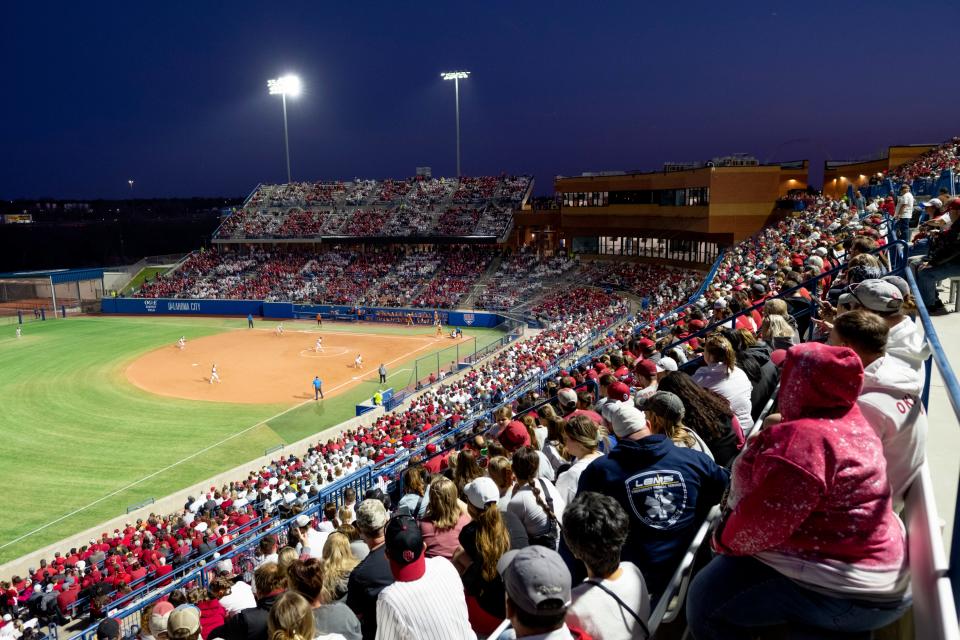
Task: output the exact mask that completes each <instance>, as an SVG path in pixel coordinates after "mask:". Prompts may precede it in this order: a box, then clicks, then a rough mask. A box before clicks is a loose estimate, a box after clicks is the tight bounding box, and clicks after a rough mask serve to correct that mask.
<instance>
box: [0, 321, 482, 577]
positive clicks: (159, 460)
mask: <svg viewBox="0 0 960 640" xmlns="http://www.w3.org/2000/svg"><path fill="white" fill-rule="evenodd" d="M271 324H272V323H270V322H269V321H267V322H258V328H259V327H263V326H264V325H267V326H270V325H271ZM287 326H288V328H294V329H309V328H311V324H310V323H293V324H288V325H287ZM245 327H246V321H245V320H244V319H232V318H231V319H222V318H196V319H194V318H182V317H180V318H178V317H165V318H164V317H144V318H140V317H134V318H117V317H97V318H92V317H91V318H72V319H68V320H67V321H66V322H64V321H48V322H37V323H30V324H28V325H25V327H24V337H23V338H21V339H20V340H17V339H16V338H14V337H13V328H12V327H9V328H8V329H7V330H6V331H5V332H4V333H2V334H0V407H3V410H2V411H0V441H2V442H3V443H4V445H3V446H2V447H0V486H3V487H7V488H10V487H15V488H19V490H16V489H14V490H5V491H2V492H0V513H2V514H3V515H4V517H3V518H0V545H3V544H7V543H8V542H9V541H11V540H13V539H15V538H17V537H19V536H21V535H23V534H24V533H27V532H29V531H33V530H34V529H36V528H37V527H41V526H43V525H44V524H47V523H49V522H51V521H52V520H55V519H57V518H59V517H62V516H64V515H65V514H68V513H70V512H71V511H73V510H75V509H77V508H79V507H83V506H85V505H88V504H90V503H91V502H93V501H95V500H98V499H99V498H101V497H103V496H105V495H107V494H110V493H111V492H114V491H117V490H118V489H120V488H123V487H126V486H127V485H129V484H130V483H132V482H135V481H137V480H139V479H142V478H143V477H144V476H147V475H149V474H151V473H154V472H156V471H157V470H160V469H164V468H165V467H168V466H170V465H172V464H174V463H177V462H178V461H182V460H184V458H186V457H188V456H190V455H192V454H194V453H196V452H197V451H199V450H201V449H203V448H204V447H207V446H210V445H212V444H215V443H218V442H220V441H222V440H224V439H225V438H229V437H230V436H231V435H233V434H235V433H237V432H239V431H242V430H244V429H247V428H249V427H251V426H253V425H256V424H257V423H260V422H262V421H264V420H266V419H267V418H270V417H271V416H276V415H277V414H278V413H280V412H282V411H284V410H286V409H288V408H289V407H288V406H286V405H233V404H220V403H211V402H197V401H188V400H178V399H171V398H163V397H160V396H156V395H153V394H149V393H147V392H145V391H142V390H140V389H138V388H136V387H134V386H133V385H131V384H129V383H128V382H127V381H126V379H125V377H124V375H123V369H124V367H125V366H126V364H127V363H129V362H130V361H132V360H133V359H135V358H136V357H138V356H139V355H141V354H142V353H144V352H146V351H150V350H152V349H155V348H157V347H160V346H163V345H167V344H169V345H172V344H173V342H174V341H175V340H176V338H178V337H179V336H180V335H183V334H185V335H186V336H187V339H188V340H190V339H195V338H198V337H201V336H204V335H211V334H214V333H219V332H222V331H224V330H231V329H245ZM349 328H353V327H352V326H351V327H349ZM332 329H334V327H332V326H325V327H324V331H330V330H332ZM336 329H338V330H343V325H340V326H338V327H336ZM353 329H354V331H357V332H367V333H371V332H377V333H392V334H396V335H410V334H418V333H419V334H422V333H423V332H424V330H425V328H424V327H415V328H414V329H413V330H410V329H404V328H402V327H380V326H371V325H363V326H356V328H353ZM471 333H472V334H476V335H478V348H482V347H483V346H485V345H486V344H489V343H490V342H492V341H494V340H496V339H497V338H499V337H500V335H501V334H500V333H499V332H494V331H492V330H471ZM437 346H438V348H440V347H442V346H443V343H442V342H438V345H437ZM412 360H413V358H411V359H410V362H407V363H396V364H395V365H393V366H391V373H390V379H389V380H388V384H389V385H394V386H402V385H403V384H406V382H407V381H408V380H409V377H410V372H408V371H407V372H404V371H400V369H402V368H403V367H404V366H407V365H410V364H412ZM373 366H375V364H374V365H373ZM367 375H368V378H367V379H366V380H364V381H362V382H361V383H359V384H358V385H357V386H356V387H354V388H351V389H350V390H348V391H347V392H344V393H341V394H340V395H338V396H337V397H336V398H334V399H333V400H328V401H326V402H323V403H308V404H306V405H304V406H302V407H299V408H297V409H294V410H292V411H289V412H287V413H285V414H283V415H281V416H279V417H277V418H275V419H272V420H269V422H268V423H266V424H261V425H259V426H257V427H256V428H255V429H252V430H251V431H249V432H247V433H244V434H243V435H241V436H239V437H235V438H233V439H231V440H229V441H228V442H227V443H226V444H223V445H221V446H217V447H215V448H214V449H211V450H210V451H207V452H205V453H203V454H202V455H201V456H198V457H196V458H193V459H191V460H188V461H186V462H183V463H182V464H179V465H177V466H175V467H174V468H172V469H170V470H169V471H165V472H163V473H160V474H159V475H156V476H155V477H153V478H150V479H149V480H147V481H145V482H143V483H142V484H138V485H136V486H134V487H131V488H129V489H126V490H124V491H122V492H120V493H118V494H117V495H115V496H113V497H110V498H108V499H106V500H103V501H102V502H99V503H98V504H96V505H94V506H92V507H91V508H89V509H86V510H84V511H82V512H80V513H77V514H76V515H73V516H71V517H69V518H68V519H66V520H63V521H62V522H59V523H57V524H56V525H54V526H51V527H49V528H47V529H45V530H43V531H41V532H38V533H36V534H34V535H31V536H30V537H28V538H26V539H24V540H22V541H20V542H17V543H14V544H11V545H9V546H7V547H5V548H3V549H0V562H6V561H8V560H11V559H13V558H16V557H18V556H20V555H22V554H23V553H26V552H29V551H31V550H33V549H36V548H38V547H42V546H44V545H46V544H50V543H51V542H55V541H56V540H59V539H61V538H63V537H65V536H67V535H70V534H72V533H75V532H77V531H81V530H83V529H86V528H88V527H91V526H95V525H96V524H97V523H99V522H103V521H105V520H107V519H109V518H112V517H115V516H116V515H121V514H123V513H124V511H125V509H126V507H127V506H128V505H130V504H136V503H138V502H141V501H143V500H145V499H147V498H151V497H157V498H159V497H162V496H164V495H167V494H169V493H172V492H174V491H176V490H178V489H181V488H183V487H185V486H188V485H190V484H194V483H196V482H199V481H201V480H203V479H204V478H207V477H209V476H212V475H215V474H216V473H219V472H221V471H224V470H226V469H228V468H231V467H233V466H236V465H239V464H242V463H243V462H245V461H247V460H251V459H253V458H256V457H259V456H261V455H262V454H263V451H264V449H266V448H269V447H272V446H274V445H276V444H279V443H281V442H286V443H289V442H293V441H295V440H299V439H301V438H304V437H307V436H309V435H311V434H313V433H316V432H318V431H321V430H323V429H325V428H328V427H330V426H332V425H335V424H339V423H340V422H343V421H344V420H347V419H349V418H351V417H353V415H354V408H353V407H354V405H355V404H357V403H358V402H360V401H362V400H365V399H367V398H369V397H370V396H371V395H372V394H373V392H374V391H375V390H376V388H377V387H378V384H377V376H376V372H375V370H372V371H370V372H367Z"/></svg>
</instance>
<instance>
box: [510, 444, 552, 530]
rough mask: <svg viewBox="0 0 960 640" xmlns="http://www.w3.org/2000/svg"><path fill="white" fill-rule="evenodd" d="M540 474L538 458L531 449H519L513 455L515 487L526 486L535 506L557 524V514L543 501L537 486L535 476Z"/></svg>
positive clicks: (534, 450) (535, 451)
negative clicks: (531, 493)
mask: <svg viewBox="0 0 960 640" xmlns="http://www.w3.org/2000/svg"><path fill="white" fill-rule="evenodd" d="M539 472H540V456H539V454H537V450H536V449H534V448H533V447H520V448H519V449H517V450H516V451H515V452H514V454H513V473H514V475H516V476H517V486H518V487H522V486H523V485H527V486H529V487H530V490H531V491H533V497H534V499H536V501H537V506H539V507H540V508H541V509H543V512H544V513H545V514H547V518H549V519H550V521H551V522H559V519H558V518H557V514H555V513H554V512H553V509H551V508H550V507H549V506H548V505H547V503H546V502H545V501H544V499H543V496H542V495H541V492H540V487H539V486H538V485H537V474H538V473H539Z"/></svg>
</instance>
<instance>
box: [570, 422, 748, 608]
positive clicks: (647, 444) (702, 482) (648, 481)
mask: <svg viewBox="0 0 960 640" xmlns="http://www.w3.org/2000/svg"><path fill="white" fill-rule="evenodd" d="M729 479H730V476H729V474H728V472H727V470H726V469H723V468H722V467H720V466H718V465H717V463H715V462H714V461H713V460H711V459H710V458H709V457H707V456H706V455H704V454H702V453H700V452H699V451H694V450H692V449H687V448H684V447H678V446H676V445H674V444H673V442H671V441H670V439H669V438H667V437H666V436H665V435H651V436H647V437H645V438H641V439H640V440H627V439H622V440H620V441H619V442H618V443H617V446H616V447H614V448H613V450H612V451H610V453H609V454H608V455H605V456H602V457H600V458H597V459H596V460H594V461H593V462H591V463H590V465H589V466H588V467H587V468H586V469H584V470H583V473H582V474H581V475H580V483H579V485H578V488H577V493H581V492H583V491H596V492H597V493H602V494H604V495H608V496H611V497H613V498H616V499H617V501H618V502H619V503H620V505H621V506H622V507H623V508H624V510H625V511H626V512H627V515H629V516H630V535H629V536H628V537H627V542H626V544H624V545H623V551H622V556H621V557H622V559H623V560H625V561H627V562H632V563H634V564H635V565H637V567H639V569H640V572H641V573H642V574H643V577H644V578H645V579H646V581H647V586H648V587H649V589H650V593H651V594H653V597H658V596H659V595H660V594H661V593H662V592H663V589H664V588H665V587H666V586H667V584H668V583H669V581H670V576H671V575H673V572H674V571H675V570H676V568H677V565H678V564H679V562H680V559H681V557H682V556H683V554H684V553H685V552H686V550H687V547H688V546H689V545H690V541H691V540H692V539H693V536H694V534H696V532H697V528H698V527H699V526H700V523H701V522H702V521H703V519H704V517H706V514H707V512H708V511H709V510H710V507H712V506H713V505H715V504H717V502H719V501H720V496H721V495H722V494H723V492H724V490H725V489H726V487H727V483H728V482H729Z"/></svg>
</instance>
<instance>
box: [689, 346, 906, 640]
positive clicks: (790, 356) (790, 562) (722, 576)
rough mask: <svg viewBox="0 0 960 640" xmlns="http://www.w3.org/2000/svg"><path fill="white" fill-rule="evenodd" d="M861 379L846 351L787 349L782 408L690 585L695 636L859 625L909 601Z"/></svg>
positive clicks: (743, 461) (705, 638) (878, 622)
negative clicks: (860, 403) (709, 556)
mask: <svg viewBox="0 0 960 640" xmlns="http://www.w3.org/2000/svg"><path fill="white" fill-rule="evenodd" d="M862 384H863V366H862V365H861V362H860V358H858V357H857V354H856V353H854V352H853V351H852V350H851V349H849V348H847V347H832V346H827V345H823V344H818V343H806V344H801V345H797V346H794V347H792V348H791V349H790V350H789V351H788V352H787V356H786V361H785V363H784V367H783V378H782V383H781V391H780V412H781V413H780V415H779V416H776V417H774V420H772V421H771V422H772V423H771V424H769V425H768V426H765V428H764V429H763V430H762V431H761V432H760V433H759V435H758V436H757V437H756V439H755V440H754V441H752V442H750V443H749V444H748V445H747V448H746V449H745V450H744V452H743V454H742V456H741V457H740V459H738V460H737V461H736V462H735V463H734V466H733V474H732V479H731V484H730V494H729V498H728V501H727V505H726V510H725V512H724V515H723V518H722V519H721V522H720V526H719V527H718V528H717V530H716V532H715V533H714V538H713V545H714V548H715V550H716V551H717V552H718V554H719V555H717V556H716V557H715V558H714V559H713V560H712V561H711V562H710V564H708V565H707V566H706V567H705V568H704V569H703V570H702V571H701V572H700V573H699V574H698V575H697V577H696V578H695V579H694V581H693V584H692V585H691V588H690V595H689V598H688V600H687V620H688V621H689V624H690V629H691V631H692V632H693V636H694V637H695V638H696V639H697V640H719V639H727V638H744V637H750V636H751V634H752V633H753V632H754V631H755V630H757V629H758V628H761V627H767V626H774V625H781V624H787V625H790V627H791V628H796V629H800V628H806V629H817V630H829V631H832V632H858V631H859V632H862V631H867V630H872V629H877V628H879V627H882V626H884V625H886V624H888V623H890V622H892V621H894V620H896V619H897V618H898V617H899V616H900V615H902V613H903V611H904V610H905V609H906V607H907V606H908V604H909V602H908V598H905V593H906V590H907V586H908V584H909V573H908V567H907V561H906V547H905V536H904V529H903V524H902V523H901V522H900V520H899V519H898V518H897V516H896V515H895V514H894V512H893V510H892V508H891V502H890V485H889V483H888V482H887V478H886V465H885V462H884V456H883V446H882V444H881V442H880V439H879V437H878V436H877V434H876V432H875V431H874V430H873V429H872V428H871V427H870V425H869V424H867V422H866V420H865V419H864V418H863V416H862V415H861V413H860V409H859V408H858V407H857V397H858V395H859V394H860V388H861V386H862Z"/></svg>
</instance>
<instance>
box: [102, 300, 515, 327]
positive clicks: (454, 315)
mask: <svg viewBox="0 0 960 640" xmlns="http://www.w3.org/2000/svg"><path fill="white" fill-rule="evenodd" d="M101 312H102V313H105V314H122V315H198V316H246V315H254V316H257V317H260V318H276V319H280V320H282V319H292V318H313V317H314V316H316V315H317V314H318V313H319V314H320V315H321V316H323V317H324V318H327V319H331V318H332V319H337V320H346V321H354V320H360V321H362V322H384V323H392V324H404V323H405V322H406V321H407V318H408V317H409V318H411V319H412V320H413V323H414V324H418V325H430V324H433V316H434V313H437V314H438V315H439V316H440V321H441V322H442V323H443V324H446V325H452V326H459V327H484V328H492V327H496V326H498V325H500V324H503V322H505V321H506V320H507V318H505V317H503V316H501V315H500V314H497V313H488V312H485V311H478V312H471V311H449V310H442V309H438V310H437V311H436V312H435V311H434V310H433V309H403V308H395V307H352V306H349V305H329V304H294V303H292V302H262V301H260V300H181V299H172V298H104V299H103V301H102V304H101Z"/></svg>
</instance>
